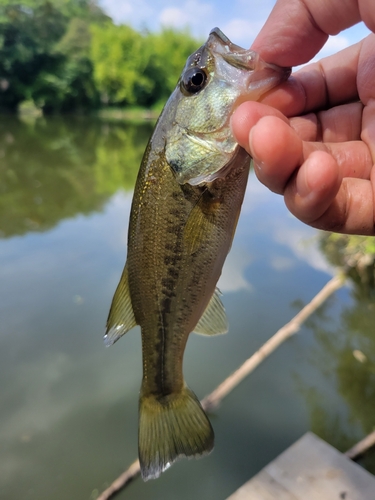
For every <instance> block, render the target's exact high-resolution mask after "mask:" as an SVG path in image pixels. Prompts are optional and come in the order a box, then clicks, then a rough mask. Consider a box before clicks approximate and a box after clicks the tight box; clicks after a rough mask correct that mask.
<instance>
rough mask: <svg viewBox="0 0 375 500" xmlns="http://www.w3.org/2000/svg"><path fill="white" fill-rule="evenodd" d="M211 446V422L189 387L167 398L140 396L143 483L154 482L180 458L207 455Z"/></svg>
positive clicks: (212, 433) (140, 450)
mask: <svg viewBox="0 0 375 500" xmlns="http://www.w3.org/2000/svg"><path fill="white" fill-rule="evenodd" d="M213 445H214V432H213V430H212V427H211V424H210V421H209V420H208V417H207V415H206V414H205V412H204V410H203V409H202V407H201V405H200V403H199V401H198V398H197V397H196V395H195V394H194V393H193V392H192V391H191V390H190V389H189V388H188V387H186V386H185V387H184V388H183V390H182V391H181V392H180V393H177V394H169V395H167V396H160V397H156V396H155V395H141V398H140V400H139V432H138V448H139V462H140V465H141V474H142V478H143V480H144V481H148V480H149V479H156V478H157V477H159V476H160V474H161V473H162V472H163V471H165V470H166V469H168V467H170V466H171V465H172V463H173V462H175V461H176V460H178V459H179V458H183V457H187V458H191V457H195V458H199V457H200V456H202V455H206V454H208V453H209V452H210V451H211V450H212V448H213Z"/></svg>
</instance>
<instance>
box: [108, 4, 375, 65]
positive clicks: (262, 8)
mask: <svg viewBox="0 0 375 500" xmlns="http://www.w3.org/2000/svg"><path fill="white" fill-rule="evenodd" d="M99 2H100V4H101V6H102V7H103V9H104V10H105V11H106V12H107V13H108V14H109V15H110V16H111V17H112V19H113V20H114V21H115V22H116V23H118V24H121V23H122V24H130V25H132V26H133V27H134V28H137V29H140V28H148V29H150V30H152V31H154V30H158V29H159V28H160V27H161V26H162V25H164V26H172V27H175V28H183V27H185V26H188V27H189V28H190V30H191V32H192V33H193V34H194V35H196V36H198V37H201V38H202V39H205V38H206V37H207V35H208V33H209V31H210V30H211V29H212V28H213V27H215V26H218V27H219V28H220V29H221V30H222V31H223V32H224V33H225V34H226V35H227V36H228V37H229V38H230V39H231V40H232V41H233V42H235V43H237V44H238V45H241V46H243V47H248V46H250V44H251V42H252V41H253V40H254V38H255V36H256V34H257V33H258V31H259V30H260V28H261V27H262V25H263V24H264V22H265V20H266V19H267V17H268V15H269V13H270V12H271V10H272V7H273V6H274V5H275V3H276V0H180V1H176V0H99ZM367 34H368V30H367V28H366V27H365V26H364V25H362V24H361V25H358V26H355V27H353V28H351V29H349V30H346V31H345V32H343V33H340V34H339V35H337V36H336V37H331V38H330V39H329V41H328V42H327V44H326V46H325V48H324V49H323V50H322V52H321V53H320V56H326V55H329V54H332V53H334V52H337V51H338V50H341V49H343V48H345V47H347V46H348V45H351V44H353V43H355V42H356V41H358V40H360V39H362V38H363V37H364V36H366V35H367Z"/></svg>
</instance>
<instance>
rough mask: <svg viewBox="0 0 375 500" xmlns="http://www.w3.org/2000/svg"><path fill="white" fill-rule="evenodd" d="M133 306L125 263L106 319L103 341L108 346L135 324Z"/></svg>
mask: <svg viewBox="0 0 375 500" xmlns="http://www.w3.org/2000/svg"><path fill="white" fill-rule="evenodd" d="M136 324H137V322H136V320H135V317H134V313H133V307H132V303H131V300H130V293H129V281H128V269H127V266H126V265H125V267H124V271H123V273H122V276H121V279H120V282H119V284H118V285H117V288H116V291H115V294H114V296H113V299H112V304H111V309H110V311H109V315H108V319H107V329H106V332H105V335H104V343H105V345H106V346H110V345H112V344H114V343H115V342H117V340H118V339H119V338H120V337H122V336H123V335H124V334H125V333H126V332H128V331H129V330H131V329H132V328H133V327H134V326H136Z"/></svg>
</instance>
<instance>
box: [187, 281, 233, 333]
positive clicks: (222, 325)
mask: <svg viewBox="0 0 375 500" xmlns="http://www.w3.org/2000/svg"><path fill="white" fill-rule="evenodd" d="M220 295H221V293H220V290H219V289H218V288H216V289H215V292H214V294H213V296H212V297H211V300H210V302H209V303H208V306H207V307H206V309H205V311H204V313H203V315H202V317H201V319H200V320H199V321H198V324H197V326H196V327H195V328H194V332H195V333H199V334H201V335H220V334H223V333H227V331H228V320H227V316H226V314H225V309H224V306H223V303H222V302H221V299H220Z"/></svg>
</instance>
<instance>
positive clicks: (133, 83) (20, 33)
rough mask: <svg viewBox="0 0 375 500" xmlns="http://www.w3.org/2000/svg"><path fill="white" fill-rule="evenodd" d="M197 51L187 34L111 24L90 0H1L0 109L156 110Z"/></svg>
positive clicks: (61, 110) (94, 2) (45, 110)
mask: <svg viewBox="0 0 375 500" xmlns="http://www.w3.org/2000/svg"><path fill="white" fill-rule="evenodd" d="M197 46H198V42H197V41H196V40H194V39H193V38H192V37H191V36H190V35H189V34H188V33H187V32H185V33H178V32H175V31H173V30H164V31H162V32H161V33H158V34H153V33H148V32H143V33H139V32H137V31H135V30H134V29H132V28H131V27H130V26H125V25H124V26H116V25H115V24H113V22H112V21H111V19H110V18H109V17H108V16H106V15H105V14H104V13H103V12H102V10H101V9H100V8H99V6H98V5H97V3H96V0H23V1H22V2H21V1H20V0H18V1H17V0H0V110H3V111H4V110H6V111H16V110H17V108H18V106H19V104H20V103H21V102H23V101H31V100H32V101H33V102H34V103H35V105H36V106H37V107H38V108H41V109H42V110H43V112H44V113H45V114H46V113H54V112H68V111H77V110H87V109H91V108H95V107H97V106H98V105H100V102H101V103H104V104H109V105H117V106H118V105H138V106H146V107H151V106H157V107H160V106H161V103H163V102H165V100H166V99H167V98H168V96H169V94H170V93H171V92H172V90H173V88H174V86H175V84H176V81H177V78H178V76H179V74H180V72H181V69H182V68H183V66H184V64H185V60H186V58H187V57H188V56H189V55H190V53H191V52H193V51H194V50H195V49H196V48H197Z"/></svg>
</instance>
